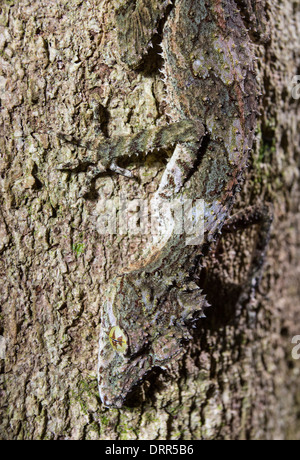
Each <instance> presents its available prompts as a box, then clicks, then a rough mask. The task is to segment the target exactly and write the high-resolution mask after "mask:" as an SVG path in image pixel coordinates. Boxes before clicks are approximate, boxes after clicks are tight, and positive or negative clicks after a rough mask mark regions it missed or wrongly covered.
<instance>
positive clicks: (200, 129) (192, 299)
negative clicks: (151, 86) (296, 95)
mask: <svg viewBox="0 0 300 460" xmlns="http://www.w3.org/2000/svg"><path fill="white" fill-rule="evenodd" d="M116 25H117V28H118V30H119V33H118V37H119V46H120V55H121V58H122V60H123V62H124V63H125V64H126V65H128V66H129V67H131V68H135V69H138V67H139V65H140V63H141V60H142V59H143V56H144V55H145V54H146V53H147V50H148V49H149V47H150V46H151V39H152V36H153V34H155V33H156V32H157V29H158V27H159V26H160V27H161V28H162V42H161V47H162V56H163V61H164V64H163V69H162V72H163V75H164V82H165V91H166V100H167V110H166V111H167V113H168V116H169V119H170V125H169V126H166V127H159V128H158V127H154V128H153V129H152V130H145V131H143V132H141V133H138V134H137V135H135V136H123V137H122V136H121V137H118V138H115V139H112V140H108V141H105V142H104V143H102V144H100V145H99V160H100V164H101V165H102V167H104V168H106V169H111V170H112V171H116V172H119V173H123V174H124V175H128V177H130V173H129V172H127V171H124V170H120V168H119V169H118V166H117V161H118V157H120V156H123V155H126V156H128V155H129V156H130V155H133V154H135V153H142V152H146V151H148V150H150V149H152V148H153V147H155V148H158V149H159V148H162V147H165V146H167V147H168V146H170V145H175V150H174V153H173V155H172V157H171V159H170V160H169V162H168V164H167V166H166V169H165V171H164V174H163V177H162V179H161V182H160V184H159V187H158V190H157V192H156V194H155V196H154V201H155V200H156V203H157V206H158V207H160V205H161V204H162V203H163V200H171V199H174V198H176V197H177V196H178V195H179V194H180V195H181V196H183V197H185V196H186V197H192V198H197V199H201V200H203V201H204V203H205V212H204V216H203V219H204V238H203V244H206V243H210V242H211V241H212V240H213V239H214V238H215V236H216V235H217V234H218V233H219V232H220V231H221V230H222V226H223V225H224V223H225V221H226V218H227V217H228V216H229V214H230V210H231V208H232V204H233V201H234V197H235V195H236V193H237V190H238V185H239V182H240V180H241V177H242V173H243V171H244V168H245V166H246V164H247V160H248V157H249V151H250V149H251V147H252V144H253V138H254V131H255V125H256V114H257V103H258V102H257V93H258V90H257V81H256V76H255V72H254V68H253V63H254V55H253V51H252V49H251V44H250V43H251V41H250V38H249V36H248V32H247V29H246V27H245V25H244V23H243V20H242V15H241V12H240V10H239V9H238V8H237V5H236V3H235V1H234V0H210V1H206V0H175V1H174V2H170V1H169V0H168V1H163V0H161V1H159V0H144V1H141V0H137V1H127V2H123V6H122V7H121V8H120V10H119V11H118V12H117V14H116ZM166 228H167V229H169V227H168V223H167V225H166ZM196 252H197V254H199V253H200V252H201V245H200V246H199V247H198V248H197V249H196ZM194 255H195V248H194V247H192V246H187V245H186V244H185V236H184V235H182V234H176V233H174V232H173V231H172V228H171V230H170V231H166V232H165V233H162V234H161V235H160V238H158V239H157V240H156V241H155V244H153V245H152V246H150V247H148V248H147V250H145V252H144V254H142V255H141V257H140V259H139V261H138V262H136V263H135V264H133V265H132V266H130V267H129V268H128V270H127V273H123V274H120V276H117V277H116V278H115V279H114V280H113V281H112V283H111V284H110V286H109V288H108V291H107V295H106V299H105V301H104V304H103V307H102V313H101V333H100V339H99V364H98V382H99V392H100V397H101V400H102V402H103V404H104V405H105V406H108V407H121V406H122V405H123V404H124V401H125V400H126V397H127V395H128V393H130V391H131V390H132V389H133V388H134V387H135V385H137V384H138V383H139V382H140V381H141V380H142V379H143V378H144V377H145V376H146V375H147V374H148V373H149V372H150V371H151V370H153V369H154V368H157V367H159V368H163V369H164V368H166V367H167V366H168V364H169V363H170V362H171V361H173V360H176V359H179V358H180V357H181V356H182V353H183V351H184V346H183V345H184V343H185V341H186V340H189V339H190V338H191V335H190V333H189V328H190V327H191V326H192V325H193V323H194V321H196V320H197V319H198V318H199V317H202V316H203V314H204V313H203V312H204V309H205V307H207V306H208V304H207V302H206V299H205V296H204V295H203V293H202V291H201V289H200V288H199V287H198V285H197V284H196V283H195V282H194V280H193V279H192V277H191V276H190V275H188V273H190V272H191V270H192V267H193V259H194ZM116 331H117V332H116Z"/></svg>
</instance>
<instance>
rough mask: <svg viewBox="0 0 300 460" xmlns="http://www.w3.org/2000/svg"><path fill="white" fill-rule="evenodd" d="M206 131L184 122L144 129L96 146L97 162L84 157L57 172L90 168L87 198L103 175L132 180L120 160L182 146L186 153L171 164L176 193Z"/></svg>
mask: <svg viewBox="0 0 300 460" xmlns="http://www.w3.org/2000/svg"><path fill="white" fill-rule="evenodd" d="M205 132H206V131H205V128H204V125H203V124H202V123H201V122H200V121H192V120H183V121H179V122H176V123H172V124H170V125H168V126H162V127H155V128H149V129H144V130H141V131H140V132H138V133H137V134H132V135H124V136H115V137H112V138H110V139H108V140H104V141H103V140H101V141H100V142H99V143H98V145H94V146H93V150H96V152H97V154H96V160H95V158H93V157H85V158H84V160H83V161H81V162H80V161H79V160H75V161H73V162H72V161H71V162H70V161H69V162H66V163H63V164H61V165H59V166H58V168H57V169H58V170H62V171H64V170H75V171H76V170H78V168H79V167H80V166H81V165H84V164H85V165H88V168H89V171H88V174H87V175H86V183H85V186H84V187H83V190H82V191H81V196H84V195H85V194H87V193H88V192H89V190H90V187H91V183H92V181H93V180H94V179H95V178H96V177H97V176H98V175H99V174H101V173H103V172H106V171H112V172H115V173H117V174H120V175H123V176H125V177H128V178H132V177H133V174H132V172H131V171H129V170H127V169H123V168H121V167H120V166H118V164H117V160H118V159H119V158H122V157H132V156H134V155H140V154H143V153H147V152H149V151H152V150H156V149H166V148H170V147H173V146H176V145H177V144H182V145H185V147H186V148H185V154H182V155H180V156H179V157H178V154H176V153H174V155H173V157H172V159H171V163H170V165H171V164H172V165H173V175H174V178H175V176H176V178H175V182H176V185H175V193H177V192H178V191H179V189H180V184H181V186H182V185H183V184H184V181H185V179H186V178H187V177H188V174H189V172H190V171H191V169H192V168H193V165H194V163H195V161H196V159H197V154H198V151H199V148H200V146H201V142H202V139H203V137H204V135H205ZM59 137H60V139H62V140H64V141H67V142H72V141H70V140H69V139H67V138H66V136H64V135H62V134H60V135H59ZM73 143H74V144H75V145H78V146H81V147H84V148H86V149H89V150H91V146H90V145H84V144H81V143H79V142H77V141H75V142H73ZM175 163H176V165H175ZM169 170H170V168H169Z"/></svg>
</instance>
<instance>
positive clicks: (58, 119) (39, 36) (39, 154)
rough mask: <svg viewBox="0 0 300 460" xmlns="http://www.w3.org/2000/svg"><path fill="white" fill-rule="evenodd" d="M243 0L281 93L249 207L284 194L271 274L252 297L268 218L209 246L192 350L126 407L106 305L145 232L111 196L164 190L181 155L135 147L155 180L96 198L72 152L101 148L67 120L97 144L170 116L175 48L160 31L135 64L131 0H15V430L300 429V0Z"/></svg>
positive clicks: (99, 187)
mask: <svg viewBox="0 0 300 460" xmlns="http://www.w3.org/2000/svg"><path fill="white" fill-rule="evenodd" d="M195 1H196V0H195ZM123 3H125V2H123ZM175 3H176V2H175ZM236 3H237V6H238V8H240V9H241V10H242V11H243V15H244V20H245V22H246V23H248V24H249V28H250V32H249V35H250V37H251V40H252V41H253V46H254V49H255V53H256V56H257V58H258V60H259V61H258V63H259V65H258V67H259V75H258V79H259V81H260V84H261V88H262V92H263V95H262V99H261V108H260V111H261V115H260V116H259V119H258V127H257V134H256V141H255V145H254V148H253V152H252V154H251V158H250V160H249V168H248V169H247V172H246V174H245V180H244V182H243V187H242V190H241V193H240V194H239V197H238V199H237V201H236V204H235V210H236V211H237V210H240V209H243V208H245V207H246V206H248V205H255V204H256V203H257V202H262V201H263V202H264V201H267V202H271V203H273V205H274V222H273V226H272V235H271V240H270V244H269V247H268V250H267V254H266V258H265V267H264V274H263V278H262V281H261V283H260V288H259V290H258V291H257V292H256V294H255V297H252V298H251V299H250V300H245V301H242V302H239V303H237V299H238V298H241V294H242V286H243V283H244V281H245V279H246V278H247V272H248V271H249V267H250V255H251V251H252V249H253V247H255V244H256V238H257V235H258V228H257V226H253V227H252V228H248V229H241V230H239V231H237V232H236V233H224V234H223V235H222V236H221V237H220V239H219V240H218V241H217V242H216V243H214V245H213V246H212V250H211V251H210V252H208V254H207V256H206V257H205V259H204V260H201V264H202V265H203V267H202V268H201V270H200V268H199V277H200V284H201V287H202V289H203V290H204V292H205V294H206V295H207V299H208V301H209V303H210V305H211V308H209V309H207V313H206V316H207V317H206V319H201V321H199V323H198V327H197V329H196V330H195V332H194V334H193V340H192V341H191V342H190V343H189V345H186V352H185V354H184V358H183V359H182V360H181V361H180V362H179V363H178V364H177V365H173V366H171V371H169V372H160V373H156V374H152V375H151V376H149V378H148V379H147V380H146V381H145V382H144V383H143V384H142V385H141V386H140V387H139V388H138V389H137V390H136V393H135V397H134V398H131V399H130V398H129V400H128V402H127V404H126V405H125V406H124V407H122V408H121V409H107V408H105V407H104V406H103V405H102V404H101V402H100V399H99V396H98V389H97V376H96V371H97V353H98V336H99V331H100V327H101V325H100V321H99V319H100V314H99V312H100V308H101V304H102V303H103V298H104V296H105V292H106V289H107V286H108V284H109V282H110V281H111V280H112V279H113V277H114V274H115V272H116V271H118V270H119V269H121V268H122V267H123V266H126V263H127V262H128V258H129V257H130V255H131V254H132V253H133V252H135V251H139V250H140V248H141V247H142V245H143V241H142V240H139V238H138V237H135V238H133V237H131V238H129V237H127V236H126V237H125V236H124V235H110V236H107V235H101V232H99V225H100V223H99V219H100V217H101V212H103V207H101V206H102V205H103V200H104V201H107V200H110V199H112V198H113V197H115V196H118V195H119V193H120V192H121V193H123V194H125V195H126V196H127V198H129V199H130V198H135V197H136V196H137V195H138V194H140V196H141V198H146V197H147V196H149V194H151V193H153V191H154V190H155V187H157V184H158V182H159V179H160V177H161V175H162V172H163V169H164V167H165V162H166V155H165V154H164V155H157V154H156V153H153V154H151V155H149V156H147V158H146V157H142V158H137V159H134V160H128V161H129V162H130V161H131V163H130V165H131V166H133V165H134V169H135V170H136V171H138V172H139V175H140V177H141V181H140V183H139V184H136V183H134V184H133V183H132V182H131V181H128V179H126V178H123V177H119V176H116V175H113V174H109V175H101V176H100V177H98V179H97V180H96V182H95V184H94V186H93V189H92V191H91V193H90V194H89V195H88V196H87V197H85V198H79V197H78V191H79V190H80V188H81V187H82V184H83V182H84V180H85V172H84V171H81V170H80V168H79V170H78V171H77V173H75V174H74V173H68V172H67V173H66V172H61V171H58V170H57V169H56V168H57V166H58V164H59V163H61V162H62V161H65V160H66V158H68V159H71V158H74V157H77V156H78V157H81V158H83V157H84V155H86V151H85V150H83V149H82V148H81V147H80V146H77V147H74V146H73V147H72V146H70V145H68V144H66V143H65V144H64V143H61V142H60V141H59V139H58V137H57V136H56V134H57V133H59V132H63V133H66V134H71V135H72V136H75V137H76V138H80V139H82V140H83V142H85V143H86V142H88V141H93V140H94V139H95V138H96V137H97V136H98V137H101V136H108V137H110V136H112V134H121V133H122V134H124V133H125V134H129V133H131V132H138V131H139V130H140V129H142V128H145V127H151V126H153V125H154V124H156V122H157V120H160V119H163V116H164V113H163V110H164V104H163V96H164V88H163V82H162V81H161V79H160V76H159V72H158V70H159V68H160V66H161V65H162V63H161V62H160V58H159V57H157V56H155V51H156V48H155V47H154V52H153V53H152V54H151V52H150V55H149V56H148V60H146V61H145V63H144V67H143V68H142V70H128V69H126V68H125V66H124V65H123V64H122V61H121V60H120V55H119V54H120V53H119V50H118V46H117V45H116V34H117V31H116V28H115V23H114V13H115V10H116V7H117V6H118V5H119V4H120V1H117V0H109V1H108V0H91V1H90V2H88V1H86V2H83V1H82V0H72V1H70V0H68V1H65V0H58V1H51V0H47V1H42V0H30V1H29V0H22V1H20V0H2V4H1V5H0V97H1V107H0V109H1V110H0V120H1V121H0V123H1V125H0V126H1V128H0V129H1V137H0V142H1V144H0V185H1V209H0V274H1V277H0V299H1V317H0V321H1V324H0V336H1V337H0V339H1V340H0V358H1V359H0V371H1V377H0V378H1V380H0V382H1V387H0V394H1V425H0V426H1V428H0V436H1V438H2V439H76V440H82V439H130V440H132V439H188V440H190V439H231V440H233V439H295V438H297V437H298V438H299V436H300V418H299V414H300V392H299V386H298V381H299V373H300V366H299V360H297V359H295V358H297V353H296V354H295V353H293V354H292V349H293V346H294V345H293V344H292V343H291V342H292V338H293V337H294V336H296V335H299V334H300V323H299V319H300V317H299V316H300V314H299V308H298V306H299V300H300V299H299V298H300V291H299V286H300V279H299V267H298V260H299V257H300V240H299V225H300V214H299V159H300V142H299V140H300V139H299V132H300V130H299V127H300V126H299V125H300V111H299V97H298V96H300V95H299V94H298V92H299V91H298V92H297V87H296V83H297V79H295V78H294V77H295V76H296V75H298V74H300V44H299V36H300V8H299V5H298V4H297V3H296V2H294V1H292V0H281V1H279V0H272V1H270V0H266V1H262V2H261V1H260V0H239V1H237V2H236ZM262 5H263V8H262V9H261V6H262ZM299 80H300V77H299ZM95 101H96V102H98V103H99V104H100V107H101V110H100V111H98V121H99V124H100V126H101V130H102V131H98V132H97V126H96V123H95V115H94V112H93V104H94V103H95ZM95 128H96V129H95ZM128 161H127V163H126V165H128ZM124 164H125V163H124Z"/></svg>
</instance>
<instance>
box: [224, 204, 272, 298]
mask: <svg viewBox="0 0 300 460" xmlns="http://www.w3.org/2000/svg"><path fill="white" fill-rule="evenodd" d="M273 214H274V213H273V205H272V204H271V203H264V204H261V205H254V206H249V207H247V208H246V209H244V210H242V211H240V212H238V213H236V214H234V215H233V216H232V217H230V218H229V219H228V220H227V221H226V223H225V225H224V226H223V229H222V233H232V232H234V231H236V230H238V229H246V228H249V227H251V226H253V225H258V229H259V230H258V234H257V243H256V247H255V249H254V251H253V254H252V260H251V267H250V270H249V273H248V275H247V280H246V282H245V286H244V289H243V291H242V294H241V296H240V299H239V303H241V302H243V301H245V300H248V299H249V298H251V297H252V296H253V295H254V292H255V291H256V289H257V288H258V287H259V284H260V281H261V278H262V269H263V265H264V261H265V254H266V249H267V246H268V243H269V240H270V234H271V226H272V222H273Z"/></svg>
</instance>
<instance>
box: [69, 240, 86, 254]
mask: <svg viewBox="0 0 300 460" xmlns="http://www.w3.org/2000/svg"><path fill="white" fill-rule="evenodd" d="M84 249H85V244H84V243H75V244H73V246H72V250H73V251H74V252H76V255H77V257H79V256H80V255H81V254H82V253H83V252H84Z"/></svg>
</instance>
